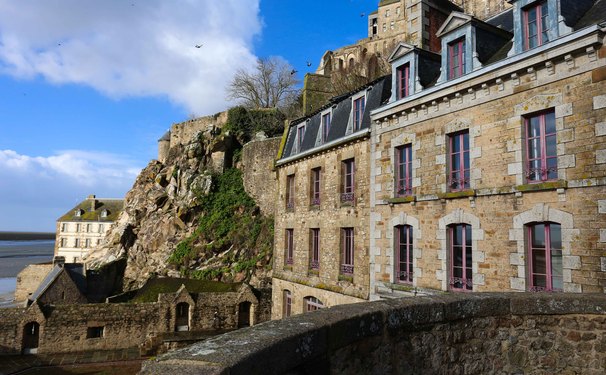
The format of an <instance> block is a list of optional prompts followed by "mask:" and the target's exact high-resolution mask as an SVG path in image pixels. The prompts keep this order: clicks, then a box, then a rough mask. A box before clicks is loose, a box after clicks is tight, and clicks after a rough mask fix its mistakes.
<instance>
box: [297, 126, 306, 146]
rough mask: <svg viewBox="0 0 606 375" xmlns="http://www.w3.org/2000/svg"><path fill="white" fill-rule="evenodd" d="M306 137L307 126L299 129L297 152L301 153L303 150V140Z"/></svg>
mask: <svg viewBox="0 0 606 375" xmlns="http://www.w3.org/2000/svg"><path fill="white" fill-rule="evenodd" d="M304 137H305V124H303V125H299V126H298V127H297V151H298V152H300V151H301V150H302V149H303V138H304Z"/></svg>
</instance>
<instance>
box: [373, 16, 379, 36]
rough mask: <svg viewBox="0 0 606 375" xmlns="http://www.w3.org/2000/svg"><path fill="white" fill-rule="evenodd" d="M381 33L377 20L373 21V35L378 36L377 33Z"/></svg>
mask: <svg viewBox="0 0 606 375" xmlns="http://www.w3.org/2000/svg"><path fill="white" fill-rule="evenodd" d="M378 32H379V25H378V23H377V19H376V18H375V19H373V20H372V35H373V36H374V35H377V33H378Z"/></svg>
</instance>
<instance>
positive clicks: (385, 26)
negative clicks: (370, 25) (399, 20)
mask: <svg viewBox="0 0 606 375" xmlns="http://www.w3.org/2000/svg"><path fill="white" fill-rule="evenodd" d="M385 31H387V24H386V23H383V32H385Z"/></svg>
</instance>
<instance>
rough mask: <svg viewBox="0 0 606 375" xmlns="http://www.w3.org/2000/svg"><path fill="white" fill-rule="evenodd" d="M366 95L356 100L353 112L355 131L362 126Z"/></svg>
mask: <svg viewBox="0 0 606 375" xmlns="http://www.w3.org/2000/svg"><path fill="white" fill-rule="evenodd" d="M365 99H366V98H365V97H364V96H362V97H360V98H358V99H356V100H354V106H353V107H354V108H353V110H354V112H353V131H358V130H360V129H361V128H362V116H364V105H365Z"/></svg>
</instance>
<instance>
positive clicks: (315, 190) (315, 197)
mask: <svg viewBox="0 0 606 375" xmlns="http://www.w3.org/2000/svg"><path fill="white" fill-rule="evenodd" d="M321 170H322V169H321V168H314V169H312V170H311V205H312V206H319V205H320V174H321Z"/></svg>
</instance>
